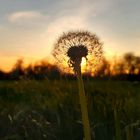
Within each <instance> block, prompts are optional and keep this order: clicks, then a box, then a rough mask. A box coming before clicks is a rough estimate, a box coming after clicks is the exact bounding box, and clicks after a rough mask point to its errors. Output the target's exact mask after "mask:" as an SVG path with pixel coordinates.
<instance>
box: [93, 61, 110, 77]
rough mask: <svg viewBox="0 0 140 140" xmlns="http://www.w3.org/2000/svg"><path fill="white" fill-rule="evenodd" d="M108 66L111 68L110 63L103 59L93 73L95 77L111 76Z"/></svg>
mask: <svg viewBox="0 0 140 140" xmlns="http://www.w3.org/2000/svg"><path fill="white" fill-rule="evenodd" d="M110 66H111V64H110V62H109V61H108V60H107V59H106V58H103V59H102V64H101V66H100V68H99V69H98V70H97V71H95V74H94V75H95V76H96V77H104V76H110V74H111V70H110Z"/></svg>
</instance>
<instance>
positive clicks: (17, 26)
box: [0, 0, 140, 68]
mask: <svg viewBox="0 0 140 140" xmlns="http://www.w3.org/2000/svg"><path fill="white" fill-rule="evenodd" d="M139 7H140V1H139V0H0V17H1V18H0V57H1V62H0V68H1V67H4V68H8V67H10V65H12V64H13V63H14V62H15V60H16V59H18V58H24V60H25V61H29V62H33V61H36V60H38V59H42V58H46V59H49V58H50V57H51V55H50V54H51V50H52V48H53V44H54V43H55V41H56V39H57V37H58V36H59V35H61V34H62V32H65V31H69V30H77V29H84V30H89V31H91V32H93V33H96V34H97V35H98V36H99V37H100V39H101V41H102V42H103V43H104V52H105V55H108V56H112V55H120V54H122V53H125V52H130V51H131V52H134V53H135V54H137V55H140V28H139V25H140V16H139V13H140V8H139Z"/></svg>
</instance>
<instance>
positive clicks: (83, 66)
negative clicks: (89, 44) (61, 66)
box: [81, 57, 86, 72]
mask: <svg viewBox="0 0 140 140" xmlns="http://www.w3.org/2000/svg"><path fill="white" fill-rule="evenodd" d="M85 68H86V58H84V57H82V62H81V70H82V72H85Z"/></svg>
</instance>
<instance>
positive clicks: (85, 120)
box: [76, 66, 91, 140]
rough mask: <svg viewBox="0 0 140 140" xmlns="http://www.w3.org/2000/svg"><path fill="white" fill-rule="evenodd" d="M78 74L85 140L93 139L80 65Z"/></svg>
mask: <svg viewBox="0 0 140 140" xmlns="http://www.w3.org/2000/svg"><path fill="white" fill-rule="evenodd" d="M76 74H77V79H78V86H79V99H80V106H81V113H82V121H83V129H84V137H85V140H91V131H90V124H89V118H88V109H87V102H86V96H85V90H84V84H83V79H82V75H81V67H80V66H79V67H78V68H77V71H76Z"/></svg>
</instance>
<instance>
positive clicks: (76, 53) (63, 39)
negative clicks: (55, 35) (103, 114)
mask: <svg viewBox="0 0 140 140" xmlns="http://www.w3.org/2000/svg"><path fill="white" fill-rule="evenodd" d="M53 56H54V57H55V58H56V60H57V61H58V62H59V63H58V64H61V67H60V68H62V69H63V70H64V68H65V67H68V66H69V67H70V68H73V71H74V73H75V75H76V76H77V79H78V86H79V99H80V106H81V112H82V122H83V129H84V137H85V140H91V132H90V123H89V118H88V110H87V103H86V96H85V91H84V84H83V79H82V74H81V63H82V58H85V59H86V66H87V68H88V69H90V68H91V67H95V66H96V65H97V62H98V60H99V59H100V58H101V56H102V43H101V42H100V40H99V38H98V37H97V36H96V35H95V34H91V33H90V32H87V31H75V32H74V31H71V32H67V33H64V34H63V35H62V36H60V38H59V39H58V41H57V43H56V44H55V46H54V49H53Z"/></svg>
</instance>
